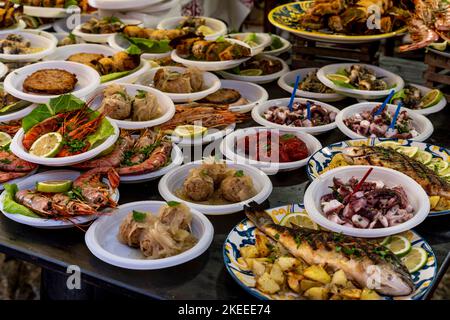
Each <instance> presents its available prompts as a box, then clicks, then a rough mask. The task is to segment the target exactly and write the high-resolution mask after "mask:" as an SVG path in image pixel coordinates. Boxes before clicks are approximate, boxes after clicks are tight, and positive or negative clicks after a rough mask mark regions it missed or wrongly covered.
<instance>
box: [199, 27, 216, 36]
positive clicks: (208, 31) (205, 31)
mask: <svg viewBox="0 0 450 320" xmlns="http://www.w3.org/2000/svg"><path fill="white" fill-rule="evenodd" d="M197 32H199V33H201V34H203V35H204V36H207V35H209V34H213V33H214V32H215V31H214V30H213V29H211V28H210V27H208V26H200V27H198V28H197Z"/></svg>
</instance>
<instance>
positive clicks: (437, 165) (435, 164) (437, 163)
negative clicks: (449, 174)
mask: <svg viewBox="0 0 450 320" xmlns="http://www.w3.org/2000/svg"><path fill="white" fill-rule="evenodd" d="M427 166H428V167H429V168H430V169H431V170H433V171H434V172H436V173H440V172H445V171H446V170H447V169H448V162H447V161H444V160H442V159H441V158H433V159H431V161H430V163H428V164H427Z"/></svg>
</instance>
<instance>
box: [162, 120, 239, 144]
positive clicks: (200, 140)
mask: <svg viewBox="0 0 450 320" xmlns="http://www.w3.org/2000/svg"><path fill="white" fill-rule="evenodd" d="M234 128H236V124H235V123H232V124H230V125H229V126H227V127H226V128H224V129H222V130H219V129H217V128H211V129H208V131H207V132H206V134H204V135H203V136H200V137H195V138H193V139H192V138H180V137H178V136H176V135H175V134H173V135H171V136H170V138H171V140H172V141H173V142H174V143H176V144H178V145H179V146H181V147H189V146H201V145H205V144H208V143H211V142H213V141H216V140H219V139H221V138H223V137H225V136H227V135H229V134H230V133H232V132H233V131H234Z"/></svg>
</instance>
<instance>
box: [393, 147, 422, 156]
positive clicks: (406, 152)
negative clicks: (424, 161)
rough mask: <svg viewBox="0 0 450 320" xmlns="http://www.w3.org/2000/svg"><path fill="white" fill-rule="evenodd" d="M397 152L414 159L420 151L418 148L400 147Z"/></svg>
mask: <svg viewBox="0 0 450 320" xmlns="http://www.w3.org/2000/svg"><path fill="white" fill-rule="evenodd" d="M396 151H397V152H400V153H402V154H404V155H405V156H408V157H410V158H413V157H414V156H415V155H416V154H417V152H418V151H419V148H418V147H398V148H397V149H396Z"/></svg>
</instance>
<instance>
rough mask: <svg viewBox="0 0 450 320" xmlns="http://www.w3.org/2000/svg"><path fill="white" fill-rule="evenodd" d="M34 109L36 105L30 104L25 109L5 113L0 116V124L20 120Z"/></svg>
mask: <svg viewBox="0 0 450 320" xmlns="http://www.w3.org/2000/svg"><path fill="white" fill-rule="evenodd" d="M34 108H36V104H34V103H33V104H31V105H29V106H28V107H26V108H23V109H20V110H18V111H15V112H10V113H6V114H4V115H0V122H7V121H13V120H21V119H22V118H23V117H25V116H26V115H28V114H29V113H30V112H31V111H33V109H34Z"/></svg>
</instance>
